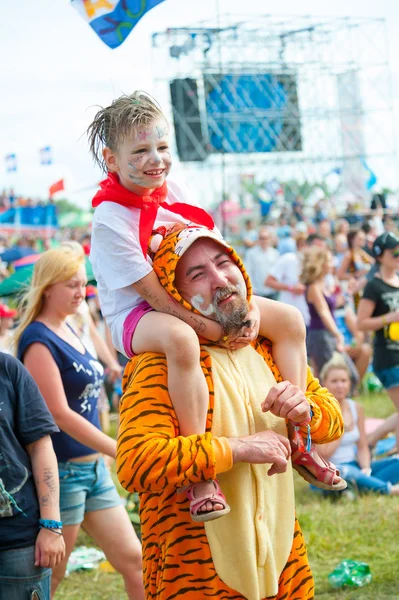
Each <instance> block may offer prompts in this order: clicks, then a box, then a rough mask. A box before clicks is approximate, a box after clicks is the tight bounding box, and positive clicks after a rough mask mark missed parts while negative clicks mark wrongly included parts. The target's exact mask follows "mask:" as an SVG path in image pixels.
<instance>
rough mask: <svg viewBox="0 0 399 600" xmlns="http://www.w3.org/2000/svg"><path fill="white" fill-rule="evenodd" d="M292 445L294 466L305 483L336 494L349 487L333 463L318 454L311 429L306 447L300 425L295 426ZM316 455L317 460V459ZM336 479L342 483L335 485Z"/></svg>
mask: <svg viewBox="0 0 399 600" xmlns="http://www.w3.org/2000/svg"><path fill="white" fill-rule="evenodd" d="M290 444H291V461H292V466H293V468H294V469H295V470H296V471H297V472H298V473H299V475H300V476H301V477H303V479H304V480H305V481H307V482H308V483H311V484H312V485H314V486H315V487H318V488H321V489H322V490H330V491H334V492H340V491H342V490H344V489H345V488H346V487H347V485H348V484H347V483H346V481H345V479H342V477H341V475H340V472H339V469H337V468H336V466H335V465H334V464H333V463H332V462H330V461H327V460H325V459H324V458H323V457H322V456H320V454H318V452H317V450H316V448H315V446H314V444H312V441H311V438H310V428H309V427H308V439H307V444H306V447H305V444H304V442H303V439H302V435H301V433H300V431H299V426H298V425H296V426H294V432H293V438H292V439H290ZM315 455H316V457H317V458H315ZM318 461H319V462H318ZM320 462H321V463H322V465H323V466H322V465H321V464H320ZM309 467H312V469H314V471H315V473H316V474H315V475H314V474H313V473H312V472H311V471H309ZM335 477H339V478H340V481H338V482H337V483H334V479H335Z"/></svg>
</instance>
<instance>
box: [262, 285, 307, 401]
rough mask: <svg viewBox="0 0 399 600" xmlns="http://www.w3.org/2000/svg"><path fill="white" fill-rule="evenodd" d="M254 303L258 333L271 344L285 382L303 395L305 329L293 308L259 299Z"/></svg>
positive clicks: (295, 309)
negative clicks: (258, 318) (257, 314)
mask: <svg viewBox="0 0 399 600" xmlns="http://www.w3.org/2000/svg"><path fill="white" fill-rule="evenodd" d="M254 300H255V302H256V304H257V305H258V308H259V311H260V327H259V333H260V335H263V336H264V337H267V338H268V339H269V340H270V341H271V342H272V344H273V358H274V360H275V361H276V364H277V366H278V368H279V371H280V373H281V375H282V377H283V379H284V380H285V381H290V382H291V383H292V384H293V385H297V386H298V387H300V388H301V390H302V391H306V377H307V357H306V327H305V323H304V321H303V317H302V315H301V313H300V312H299V310H298V309H297V308H295V307H294V306H289V305H288V304H283V303H282V302H276V301H275V300H269V299H268V298H260V297H259V296H255V297H254Z"/></svg>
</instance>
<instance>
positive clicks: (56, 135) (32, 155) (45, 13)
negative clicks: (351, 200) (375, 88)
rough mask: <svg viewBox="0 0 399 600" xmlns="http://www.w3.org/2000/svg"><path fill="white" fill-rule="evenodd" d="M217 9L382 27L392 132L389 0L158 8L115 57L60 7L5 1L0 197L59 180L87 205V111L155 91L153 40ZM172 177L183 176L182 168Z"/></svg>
mask: <svg viewBox="0 0 399 600" xmlns="http://www.w3.org/2000/svg"><path fill="white" fill-rule="evenodd" d="M243 6H244V7H245V13H244V10H243ZM299 6H300V10H299V9H298V7H299ZM277 8H278V10H277ZM218 10H219V12H220V13H222V14H231V15H235V14H237V15H240V16H241V17H242V16H243V15H244V14H245V16H249V15H256V14H259V13H260V12H267V13H269V14H274V12H275V13H276V14H278V15H295V14H302V15H306V14H308V15H329V16H334V15H336V16H354V17H377V18H384V19H386V23H387V35H388V39H387V43H388V46H389V56H390V70H391V76H392V87H393V92H392V93H393V105H394V115H395V123H394V129H395V131H396V132H399V62H398V59H397V57H398V56H399V3H398V2H397V0H379V2H373V3H371V2H370V3H368V2H364V0H335V1H334V3H331V4H329V3H328V2H323V3H322V2H320V0H300V2H299V1H298V0H280V1H279V2H278V3H275V2H273V3H272V2H269V1H268V0H245V2H243V0H201V1H200V2H199V1H197V0H165V2H163V3H161V4H160V5H159V6H157V7H156V8H154V9H152V10H151V11H150V12H149V13H148V14H146V15H145V16H144V18H143V19H142V20H141V21H140V22H139V24H138V25H137V26H136V28H135V29H134V30H133V31H132V32H131V33H130V35H129V36H128V38H127V39H126V40H125V42H124V43H123V44H122V46H120V47H119V48H118V49H115V50H111V49H109V48H108V47H107V46H106V45H105V44H104V43H103V42H102V41H101V40H100V38H98V37H97V35H96V34H95V33H94V31H93V30H92V29H91V28H90V27H89V25H88V24H87V23H86V22H85V21H84V20H83V19H82V17H81V16H80V15H79V13H78V12H77V11H76V10H75V9H74V8H73V7H72V6H71V4H70V3H69V2H68V1H67V0H36V1H35V0H19V1H18V2H5V3H3V6H2V14H1V20H0V44H1V47H2V48H1V49H2V61H1V62H0V89H1V94H0V98H1V100H0V102H1V105H0V106H1V110H0V190H1V189H3V188H6V189H8V188H10V187H13V188H14V190H15V192H16V193H17V194H21V195H28V196H31V197H46V195H47V190H48V188H49V186H50V185H51V184H52V183H54V182H55V181H57V180H58V179H60V178H64V180H65V186H66V190H65V194H61V195H64V196H66V197H68V198H69V199H70V200H71V201H73V202H75V203H76V204H78V205H79V206H81V207H85V208H87V207H89V205H90V200H91V197H92V195H93V193H94V192H95V185H96V183H98V181H100V179H101V178H102V175H101V172H100V171H99V170H98V169H97V168H96V167H95V166H94V165H93V161H92V159H91V157H90V155H89V152H88V147H87V141H86V138H85V136H84V131H85V129H86V128H87V126H88V124H89V123H90V120H91V117H92V116H93V115H94V113H95V110H96V108H95V107H96V106H98V105H106V104H108V103H110V102H111V101H112V100H113V99H114V98H116V97H118V96H119V95H121V94H122V93H130V92H131V91H133V90H134V89H145V90H148V91H149V92H152V93H155V92H156V88H157V86H156V83H155V78H156V77H157V75H159V65H157V64H156V57H155V55H154V52H153V51H152V49H151V35H152V33H154V32H160V31H164V30H165V29H166V28H168V27H180V26H185V25H193V24H195V23H196V22H198V21H199V20H203V19H212V18H214V17H215V15H216V14H217V11H218ZM44 146H51V147H52V151H53V158H54V162H53V164H52V165H48V166H43V165H40V164H39V149H40V148H42V147H44ZM9 153H15V154H16V155H17V160H18V171H17V172H16V173H7V172H6V169H5V162H4V157H5V155H6V154H9ZM397 166H399V164H398V163H397ZM175 169H176V172H177V173H180V175H181V176H182V177H183V178H184V166H182V165H180V167H179V166H178V165H177V166H176V167H175Z"/></svg>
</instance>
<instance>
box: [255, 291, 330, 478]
mask: <svg viewBox="0 0 399 600" xmlns="http://www.w3.org/2000/svg"><path fill="white" fill-rule="evenodd" d="M254 300H255V302H256V304H257V305H258V308H259V311H260V327H259V333H260V335H263V336H264V337H267V338H268V339H269V340H270V341H271V342H272V344H273V358H274V360H275V361H276V365H277V367H278V369H279V371H280V373H281V376H282V377H283V379H284V380H285V381H290V382H291V383H292V384H293V385H297V386H298V387H300V388H301V390H302V391H303V392H306V387H307V383H306V381H307V369H308V365H307V354H306V327H305V323H304V320H303V317H302V315H301V313H300V312H299V310H298V309H297V308H295V307H294V306H289V305H288V304H283V303H282V302H276V301H275V300H269V299H267V298H260V297H258V296H255V298H254ZM288 433H289V439H290V440H291V441H292V440H293V439H294V424H292V423H291V422H288ZM312 457H313V460H314V462H315V463H317V465H318V466H319V467H321V468H324V467H325V463H324V462H323V460H322V459H321V458H320V457H319V455H318V453H317V451H316V450H313V451H312ZM306 468H307V469H308V470H309V471H310V472H311V473H312V475H314V476H315V477H317V471H316V468H315V467H314V466H312V464H311V463H310V464H308V465H307V467H306ZM340 481H341V478H340V477H338V476H334V479H333V483H334V484H336V483H339V482H340ZM315 485H317V484H316V483H315Z"/></svg>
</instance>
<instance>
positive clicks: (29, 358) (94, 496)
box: [15, 248, 144, 600]
mask: <svg viewBox="0 0 399 600" xmlns="http://www.w3.org/2000/svg"><path fill="white" fill-rule="evenodd" d="M86 283H87V279H86V271H85V267H84V258H83V256H82V255H79V254H77V253H76V252H74V251H73V250H72V249H68V248H59V249H55V250H48V251H47V252H44V254H43V255H42V256H41V258H40V259H39V260H38V262H37V263H36V265H35V268H34V273H33V279H32V284H31V287H30V289H29V291H28V293H27V295H26V297H25V299H24V301H23V304H22V310H21V319H20V324H19V326H18V328H17V329H16V333H15V343H16V347H17V353H18V358H19V359H20V360H21V361H22V362H23V363H24V364H25V366H26V367H27V369H28V371H30V373H31V375H32V376H33V378H34V380H35V381H36V383H37V385H38V387H39V389H40V391H41V393H42V395H43V397H44V399H45V401H46V403H47V406H48V408H49V409H50V412H51V413H52V415H53V417H54V420H55V422H56V424H57V425H58V427H59V429H60V432H59V433H55V434H54V435H52V441H53V445H54V449H55V453H56V456H57V460H58V468H59V476H60V507H61V520H62V522H63V534H64V539H65V545H66V556H65V559H64V560H63V561H62V562H61V563H60V565H58V566H57V567H56V568H55V569H54V571H53V579H52V594H53V595H54V593H55V590H56V588H57V586H58V585H59V583H60V582H61V580H62V579H63V577H64V573H65V568H66V564H67V560H68V557H69V555H70V553H71V551H72V549H73V547H74V545H75V542H76V539H77V535H78V532H79V529H80V526H81V525H82V524H83V526H84V528H85V530H86V531H87V532H88V533H89V535H91V537H92V538H93V539H94V540H95V541H96V542H97V544H98V545H99V546H100V547H101V548H102V549H103V550H104V552H105V554H106V555H107V558H108V560H109V561H110V562H111V564H112V565H113V566H114V567H115V569H116V570H117V571H119V572H120V573H121V574H122V575H123V578H124V581H125V587H126V591H127V593H128V597H129V598H131V599H133V598H134V599H135V600H138V599H143V598H144V590H143V583H142V573H141V547H140V543H139V541H138V539H137V537H136V535H135V533H134V530H133V527H132V525H131V523H130V520H129V517H128V515H127V513H126V511H125V509H124V508H123V507H122V505H121V501H120V498H119V495H118V493H117V490H116V488H115V485H114V483H113V481H112V479H111V477H110V475H109V473H108V471H107V469H106V468H105V465H104V461H103V459H102V457H101V455H102V454H105V455H107V456H110V457H112V458H115V454H116V442H115V440H113V439H112V438H111V437H108V436H107V435H105V434H104V433H103V432H102V431H101V429H100V422H99V414H98V406H97V402H98V398H99V395H100V393H101V385H102V381H103V369H102V366H101V364H100V363H99V362H98V361H97V360H96V359H95V358H94V357H93V356H92V355H91V354H90V353H89V352H88V350H87V349H86V348H85V346H84V345H83V344H82V342H81V340H80V339H79V337H78V336H77V334H76V333H75V331H74V330H73V329H72V327H71V326H70V325H69V324H68V322H67V320H68V317H70V316H71V315H74V314H76V312H77V311H78V310H79V306H80V304H81V303H82V301H83V299H84V297H85V289H86Z"/></svg>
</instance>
